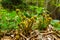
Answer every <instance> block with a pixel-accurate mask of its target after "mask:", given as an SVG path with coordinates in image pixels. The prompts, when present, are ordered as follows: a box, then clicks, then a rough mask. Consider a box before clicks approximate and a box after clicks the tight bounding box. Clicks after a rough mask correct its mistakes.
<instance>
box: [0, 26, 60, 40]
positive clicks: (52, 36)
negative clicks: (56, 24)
mask: <svg viewBox="0 0 60 40" xmlns="http://www.w3.org/2000/svg"><path fill="white" fill-rule="evenodd" d="M0 35H1V34H0ZM0 40H60V31H56V30H53V27H52V26H51V25H49V27H48V28H47V30H45V31H41V32H40V31H39V30H34V31H31V32H30V34H29V35H28V36H25V35H24V34H23V33H22V32H18V31H15V32H13V31H11V32H9V33H5V35H3V36H1V39H0Z"/></svg>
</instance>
